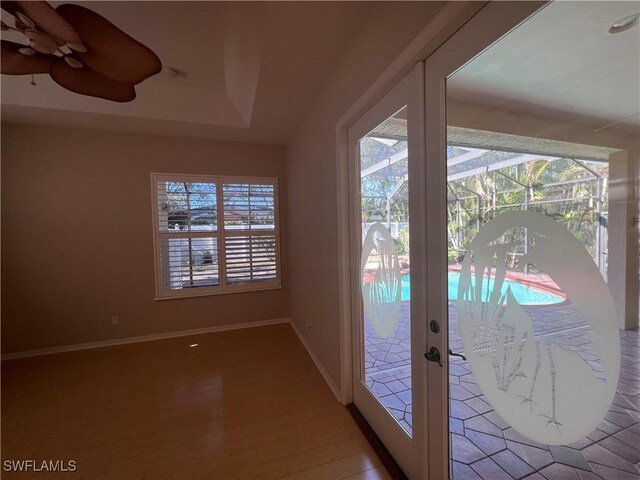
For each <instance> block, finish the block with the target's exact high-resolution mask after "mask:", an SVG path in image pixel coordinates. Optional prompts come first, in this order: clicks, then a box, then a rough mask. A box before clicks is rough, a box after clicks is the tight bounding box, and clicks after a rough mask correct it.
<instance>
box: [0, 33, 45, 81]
mask: <svg viewBox="0 0 640 480" xmlns="http://www.w3.org/2000/svg"><path fill="white" fill-rule="evenodd" d="M21 48H25V45H21V44H19V43H13V42H9V41H7V40H2V55H1V60H0V67H1V68H0V69H1V70H2V73H3V74H5V75H28V74H30V73H49V70H50V69H51V64H52V62H53V57H51V58H49V57H48V56H45V55H40V54H39V53H36V54H34V55H30V56H28V55H23V54H22V53H20V52H19V49H21Z"/></svg>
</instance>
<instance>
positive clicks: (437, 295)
mask: <svg viewBox="0 0 640 480" xmlns="http://www.w3.org/2000/svg"><path fill="white" fill-rule="evenodd" d="M546 3H547V2H545V1H525V2H519V1H516V2H491V3H489V4H479V5H478V4H477V3H476V4H475V5H473V2H465V3H458V4H456V3H453V4H450V5H452V6H451V7H450V8H449V10H446V8H447V7H445V9H443V11H442V12H440V14H439V15H438V17H442V18H438V17H436V19H434V21H432V22H431V23H430V24H429V25H428V26H427V27H426V28H425V30H424V31H423V33H424V32H426V31H428V32H429V33H428V34H424V35H423V33H421V34H420V35H419V36H418V37H417V38H416V40H414V42H412V44H411V45H409V47H407V49H406V50H405V52H403V54H401V55H400V56H399V57H398V59H399V61H396V62H394V64H392V65H391V66H390V67H389V68H388V69H387V70H386V71H385V72H384V73H383V75H382V76H381V77H380V78H379V79H378V81H377V82H376V83H374V85H373V86H372V87H371V88H370V89H369V90H368V91H367V92H366V93H365V95H363V97H361V99H360V100H359V101H358V102H356V104H355V105H354V106H353V107H352V108H351V109H350V110H349V111H348V112H347V113H346V114H345V115H344V116H343V117H342V118H341V119H340V120H339V122H338V123H337V125H336V148H337V152H336V160H337V187H338V188H337V190H338V199H337V200H338V268H339V272H338V290H339V314H340V332H341V339H340V344H341V345H340V347H341V348H340V352H341V360H340V361H341V385H340V387H341V401H342V403H344V404H347V403H351V402H352V401H353V389H352V385H353V374H352V372H353V363H352V355H353V352H352V332H351V328H352V321H351V318H352V312H353V306H352V298H353V296H352V292H351V281H352V271H351V265H352V264H353V259H352V257H351V252H350V237H351V235H350V231H351V228H352V227H351V221H350V215H349V205H350V194H349V192H350V191H351V185H350V182H349V168H348V166H349V161H348V148H349V142H348V135H347V131H348V128H349V126H351V125H352V124H353V123H354V122H355V121H357V119H358V118H360V117H361V116H362V115H364V113H365V112H366V110H367V107H369V108H370V107H371V106H372V105H374V104H375V103H376V102H377V101H379V100H380V99H381V98H382V97H383V96H384V93H386V92H387V91H389V90H390V89H391V88H390V87H393V86H394V84H395V83H398V81H399V79H401V78H402V77H403V76H404V75H406V74H407V73H408V72H409V71H410V70H411V68H418V69H419V70H421V69H420V67H414V65H415V64H416V61H420V60H421V59H419V58H418V59H416V58H415V55H416V53H417V52H422V53H425V52H426V54H424V56H422V57H421V58H422V59H424V58H426V60H425V63H424V65H425V70H424V91H423V94H424V98H423V105H424V106H425V108H424V112H425V118H424V147H425V148H424V152H425V155H426V159H427V160H426V162H425V166H426V169H425V172H424V173H425V177H424V184H425V185H426V197H425V199H424V200H425V206H426V210H425V211H426V214H425V223H424V225H425V226H426V225H429V228H428V229H427V230H426V244H427V251H426V252H425V253H426V285H425V287H426V288H427V291H426V300H427V307H426V308H427V315H426V318H424V323H425V325H426V324H427V323H428V321H429V320H438V321H439V322H440V326H441V329H440V333H439V334H429V336H428V341H427V342H426V343H427V344H426V345H424V351H425V352H426V351H427V350H428V348H429V347H432V346H435V347H437V348H438V349H439V350H440V352H441V354H442V353H443V355H442V360H443V362H442V364H443V367H442V368H441V367H440V366H438V365H437V364H433V363H430V364H429V366H428V368H427V374H426V379H425V381H426V383H427V392H428V395H427V396H426V397H427V398H425V406H426V412H427V415H426V416H425V421H426V422H427V425H426V431H427V432H428V438H427V439H426V440H427V441H426V442H425V443H424V446H425V448H427V452H425V455H424V470H423V473H419V474H418V476H417V477H415V478H431V479H434V480H435V479H437V480H441V479H445V478H448V471H449V441H448V431H449V426H448V421H449V398H448V388H449V385H448V375H446V372H448V356H447V355H446V352H447V351H448V338H447V337H448V318H447V308H448V302H447V287H446V285H447V283H446V274H447V260H446V259H447V255H446V250H447V238H446V215H445V210H444V206H445V205H446V78H447V77H449V76H450V75H451V74H453V73H454V72H455V71H456V70H458V69H459V68H461V67H462V66H464V65H465V64H466V63H467V62H469V61H470V60H472V59H473V58H474V57H475V56H477V55H479V54H480V53H482V51H484V50H485V49H487V48H489V47H490V46H491V45H492V44H493V43H495V42H496V41H498V40H499V39H500V38H502V37H503V36H504V35H506V34H507V33H508V32H509V31H511V30H512V29H514V28H516V27H517V26H518V25H519V24H520V23H522V22H523V21H525V20H526V19H527V18H529V17H530V16H531V15H532V14H533V13H535V12H536V11H538V10H539V9H540V8H541V7H542V6H544V5H545V4H546ZM455 7H457V8H455ZM454 9H455V10H454ZM445 18H446V21H445V23H441V22H442V21H444V19H445ZM436 20H439V21H436ZM443 31H444V32H449V35H446V36H443ZM416 42H417V43H416ZM408 51H409V53H407V52H408ZM412 55H413V56H412ZM420 182H421V183H422V182H423V180H422V179H421V180H420ZM410 188H411V185H410ZM412 221H416V222H417V221H418V220H417V219H415V220H412ZM412 321H420V319H415V318H413V319H412ZM412 347H413V345H412ZM425 361H426V360H425ZM414 408H415V407H414ZM407 473H409V472H407ZM411 473H412V475H411V476H412V478H413V477H414V476H415V474H414V472H411Z"/></svg>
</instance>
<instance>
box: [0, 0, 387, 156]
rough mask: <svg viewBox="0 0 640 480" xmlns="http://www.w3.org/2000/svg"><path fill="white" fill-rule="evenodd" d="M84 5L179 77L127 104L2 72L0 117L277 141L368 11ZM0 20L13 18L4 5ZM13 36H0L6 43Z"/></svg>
mask: <svg viewBox="0 0 640 480" xmlns="http://www.w3.org/2000/svg"><path fill="white" fill-rule="evenodd" d="M51 3H52V4H53V5H54V6H55V5H57V4H59V3H62V2H51ZM74 3H79V4H82V2H74ZM84 4H85V6H87V7H89V8H91V9H92V10H94V11H96V12H98V13H99V14H101V15H102V16H104V17H106V18H107V19H109V20H110V21H111V22H113V23H114V24H115V25H116V26H118V27H119V28H121V29H122V30H124V31H125V32H127V33H129V34H130V35H132V36H133V37H134V38H136V39H137V40H139V41H140V42H142V43H144V44H145V45H147V46H148V47H150V48H151V49H152V50H154V51H155V52H156V53H157V54H158V56H159V57H160V59H161V60H162V63H163V65H164V66H165V67H173V68H177V69H179V70H181V71H183V72H185V74H186V75H185V76H184V77H176V78H172V77H169V76H167V75H163V74H159V75H156V76H154V77H151V78H150V79H148V80H146V81H144V82H143V83H141V84H140V85H138V86H137V87H136V91H137V95H138V96H137V98H136V99H135V100H134V101H133V102H130V103H126V104H119V103H114V102H109V101H105V100H102V99H97V98H92V97H86V96H82V95H77V94H74V93H71V92H68V91H66V90H64V89H63V88H61V87H59V86H58V85H57V84H55V83H54V82H53V81H52V80H51V79H50V78H49V76H48V75H46V74H44V75H37V76H36V83H37V85H36V86H32V85H30V83H29V81H30V78H29V77H28V76H9V75H3V76H2V118H3V120H9V121H11V120H13V121H22V122H29V123H45V124H47V123H49V124H57V125H66V126H82V125H85V126H91V127H95V128H106V129H127V130H131V131H145V132H151V133H166V134H176V133H177V134H185V135H193V136H204V137H207V136H214V137H215V136H218V137H220V136H225V137H226V138H230V139H234V140H242V141H250V142H264V143H276V144H284V143H286V140H287V138H288V136H289V134H290V132H291V131H292V129H293V128H294V127H295V125H296V121H297V120H299V118H300V116H301V115H302V114H303V112H304V110H305V108H306V107H307V105H308V104H309V103H310V102H311V100H313V98H314V96H315V95H316V94H317V92H318V91H319V89H320V87H321V86H322V84H323V83H324V81H325V80H326V78H327V77H328V75H329V74H330V73H331V71H332V68H334V66H335V64H336V63H337V61H338V60H339V58H340V56H341V54H342V53H343V51H344V47H345V45H346V44H348V43H349V41H350V40H351V39H352V38H353V37H354V36H355V34H356V33H357V31H358V28H359V26H360V25H362V24H363V23H364V22H365V21H366V20H365V19H366V17H367V16H368V15H369V14H370V12H371V10H372V9H373V8H375V5H373V6H372V4H371V3H369V2H189V1H188V2H180V1H169V2H164V1H163V2H156V1H151V2H145V1H138V2H128V1H117V2H116V1H111V2H85V3H84ZM2 18H3V20H4V21H5V22H7V23H12V17H11V16H10V15H8V14H6V12H4V11H3V12H2ZM6 33H9V35H5V34H6ZM11 33H12V32H3V38H5V39H8V40H11V38H10V35H11Z"/></svg>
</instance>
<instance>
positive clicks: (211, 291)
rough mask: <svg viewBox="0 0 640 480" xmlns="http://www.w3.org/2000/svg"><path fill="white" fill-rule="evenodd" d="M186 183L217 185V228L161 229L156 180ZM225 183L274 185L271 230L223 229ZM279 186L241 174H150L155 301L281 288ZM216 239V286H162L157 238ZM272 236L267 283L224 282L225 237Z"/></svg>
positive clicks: (271, 179) (158, 240) (268, 179)
mask: <svg viewBox="0 0 640 480" xmlns="http://www.w3.org/2000/svg"><path fill="white" fill-rule="evenodd" d="M163 181H170V182H188V183H197V182H200V183H214V184H215V185H216V212H217V222H216V230H211V231H203V232H197V233H195V234H194V233H193V232H189V233H188V234H183V235H176V234H174V233H163V232H162V231H161V230H160V219H159V217H160V215H159V211H158V191H157V185H158V183H159V182H163ZM225 184H248V185H273V187H274V195H273V199H274V228H273V229H255V230H254V229H252V228H249V229H247V230H246V231H244V230H243V231H238V230H233V229H229V230H226V229H225V225H224V204H223V203H224V202H223V198H224V197H223V190H224V187H223V186H224V185H225ZM279 206H280V199H279V185H278V179H277V178H276V177H244V176H224V175H204V174H202V175H201V174H184V173H175V174H174V173H151V210H152V221H153V225H152V229H153V250H154V262H153V265H154V273H155V275H154V277H155V298H154V300H172V299H177V298H190V297H204V296H209V295H226V294H231V293H241V292H255V291H264V290H276V289H281V288H282V271H281V262H280V214H279ZM172 236H173V238H183V237H186V238H195V237H201V238H215V239H216V244H217V253H218V279H219V284H218V285H212V286H205V287H187V288H181V289H174V290H172V289H170V288H164V287H163V281H162V276H163V269H162V258H161V255H162V252H161V248H160V240H161V239H162V238H172ZM256 236H273V237H274V238H275V243H276V246H275V269H276V278H275V280H273V281H269V282H247V283H237V284H227V262H226V248H225V247H226V239H227V238H228V237H246V238H252V237H256Z"/></svg>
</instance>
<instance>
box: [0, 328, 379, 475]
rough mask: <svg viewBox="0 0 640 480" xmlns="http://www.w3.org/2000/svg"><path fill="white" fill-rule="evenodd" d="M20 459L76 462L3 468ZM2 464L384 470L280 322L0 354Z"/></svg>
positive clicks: (145, 470) (213, 471)
mask: <svg viewBox="0 0 640 480" xmlns="http://www.w3.org/2000/svg"><path fill="white" fill-rule="evenodd" d="M192 344H197V346H193V347H191V346H190V345H192ZM26 459H33V460H35V461H36V463H37V464H41V462H42V461H43V460H53V461H56V460H63V461H65V462H68V461H70V460H74V461H75V463H76V465H77V470H76V471H75V472H74V473H60V472H58V473H48V474H47V473H42V472H40V473H35V472H30V473H24V472H22V473H8V472H7V471H5V470H4V467H5V465H6V464H5V462H6V461H7V460H26ZM2 461H3V471H2V478H7V479H9V478H20V479H27V478H38V479H45V478H78V479H80V478H91V479H96V480H98V479H117V480H129V479H131V480H137V479H275V478H286V479H294V478H295V479H309V480H311V479H330V480H333V479H339V478H350V479H388V478H389V476H388V474H387V473H386V471H385V470H384V467H383V466H382V465H381V463H380V460H379V459H378V457H377V456H376V454H375V453H374V452H373V450H372V449H371V447H370V446H369V444H368V443H367V440H366V439H365V437H364V436H363V435H362V433H360V430H359V429H358V427H357V426H356V424H355V422H354V421H353V420H352V418H351V416H350V414H349V412H348V411H347V410H346V409H345V408H344V407H343V406H342V405H340V404H339V403H338V402H337V401H336V399H335V397H334V396H333V394H332V393H331V391H330V390H329V387H328V386H327V385H326V383H325V382H324V380H323V379H322V377H321V375H320V373H319V372H318V370H317V369H316V367H315V365H314V364H313V362H312V360H311V359H310V358H309V356H308V354H307V352H306V351H305V349H304V347H303V346H302V344H301V343H300V342H299V340H298V339H297V337H296V335H295V333H294V332H293V330H292V329H291V327H290V326H289V325H287V324H282V325H274V326H269V327H260V328H253V329H246V330H235V331H230V332H224V333H214V334H208V335H198V336H193V337H183V338H176V339H170V340H160V341H154V342H147V343H138V344H132V345H123V346H118V347H108V348H100V349H94V350H85V351H78V352H71V353H64V354H57V355H49V356H42V357H34V358H27V359H21V360H11V361H5V362H2Z"/></svg>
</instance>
